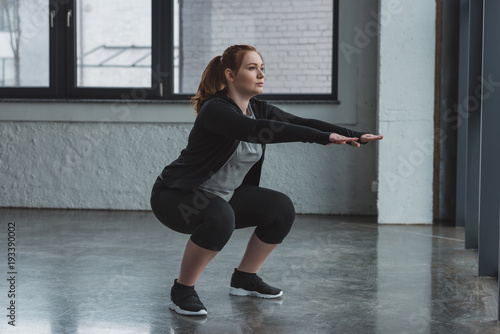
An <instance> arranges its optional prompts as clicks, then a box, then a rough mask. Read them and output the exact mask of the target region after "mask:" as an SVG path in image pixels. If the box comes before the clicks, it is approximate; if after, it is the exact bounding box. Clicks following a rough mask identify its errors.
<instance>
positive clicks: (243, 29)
mask: <svg viewBox="0 0 500 334" xmlns="http://www.w3.org/2000/svg"><path fill="white" fill-rule="evenodd" d="M332 3H333V2H332V1H328V0H316V1H309V2H305V1H302V0H291V1H263V0H259V1H244V0H214V1H207V0H184V1H182V8H181V13H182V29H181V30H182V34H183V36H184V38H183V39H182V41H181V48H182V49H183V50H184V57H183V58H182V59H181V63H182V64H183V65H181V66H183V69H182V73H183V79H182V80H183V82H182V85H181V91H182V92H186V93H193V92H195V91H196V89H197V87H198V84H199V81H200V77H201V73H202V72H203V70H204V68H205V66H206V65H207V64H208V62H209V61H210V60H211V59H212V58H213V57H215V56H217V55H220V54H222V52H223V51H224V49H225V48H226V47H228V46H230V45H234V44H250V45H253V46H255V47H256V48H257V49H258V50H259V52H260V53H261V54H262V55H263V57H264V60H265V65H266V75H267V78H266V79H267V81H266V89H265V92H266V93H329V92H331V80H332V78H331V72H332V60H331V59H332V24H333V18H332V13H333V4H332Z"/></svg>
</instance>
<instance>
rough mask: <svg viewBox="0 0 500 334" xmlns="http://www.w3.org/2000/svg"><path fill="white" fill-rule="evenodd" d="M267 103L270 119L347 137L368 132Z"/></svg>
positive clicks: (355, 136)
mask: <svg viewBox="0 0 500 334" xmlns="http://www.w3.org/2000/svg"><path fill="white" fill-rule="evenodd" d="M265 104H266V107H265V109H266V110H267V116H266V117H267V118H268V119H273V120H279V121H281V122H286V123H291V124H296V125H301V126H306V127H309V128H313V129H316V130H320V131H323V132H329V133H332V132H333V133H338V134H340V135H342V136H346V137H354V138H361V136H362V135H364V134H365V133H368V132H359V131H354V130H350V129H347V128H344V127H342V126H339V125H335V124H332V123H328V122H324V121H320V120H317V119H312V118H302V117H298V116H295V115H292V114H290V113H287V112H285V111H283V110H281V109H280V108H278V107H276V106H273V105H271V104H267V103H265ZM359 143H360V144H366V143H361V142H359Z"/></svg>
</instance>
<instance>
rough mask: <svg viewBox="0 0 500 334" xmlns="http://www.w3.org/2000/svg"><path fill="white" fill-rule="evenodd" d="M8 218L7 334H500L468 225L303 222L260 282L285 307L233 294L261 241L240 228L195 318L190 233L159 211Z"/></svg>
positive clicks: (11, 214) (1, 303)
mask: <svg viewBox="0 0 500 334" xmlns="http://www.w3.org/2000/svg"><path fill="white" fill-rule="evenodd" d="M0 217H1V220H0V221H1V223H2V224H1V226H2V227H1V228H2V231H1V232H0V239H1V240H0V245H1V247H0V252H2V254H0V259H1V260H0V261H1V262H3V263H0V268H3V269H2V270H1V271H0V275H1V276H0V278H1V280H0V309H1V310H3V311H2V312H0V315H1V316H0V319H2V320H0V321H1V323H0V333H23V334H24V333H27V334H28V333H29V334H42V333H54V334H55V333H61V334H73V333H75V334H87V333H88V334H98V333H107V334H108V333H110V334H118V333H120V334H121V333H127V334H128V333H131V334H132V333H133V334H143V333H144V334H145V333H151V334H153V333H154V334H159V333H161V334H163V333H167V334H173V333H216V334H224V333H228V334H233V333H273V334H275V333H286V334H290V333H306V334H309V333H384V334H386V333H388V334H390V333H397V334H406V333H453V334H455V333H467V334H468V333H500V326H499V323H498V322H497V321H496V312H497V299H496V294H497V280H496V278H479V277H477V276H476V275H477V274H476V273H477V259H476V257H477V252H476V251H474V250H464V230H463V228H455V227H447V226H378V225H376V224H375V223H374V218H373V217H348V216H298V217H297V220H296V222H295V225H294V227H293V229H292V231H291V233H290V235H289V236H288V238H287V239H286V240H285V242H284V243H283V244H282V245H280V246H279V247H278V248H277V249H276V250H275V252H274V253H273V254H272V255H271V257H270V258H269V259H268V261H267V262H266V263H265V264H264V266H263V268H262V269H261V272H260V275H261V276H262V277H263V278H264V280H265V281H267V282H268V283H271V284H273V285H276V286H279V287H280V288H282V289H283V291H284V296H283V297H282V298H281V299H278V300H262V299H254V298H249V297H233V296H229V294H228V286H229V279H230V275H231V273H232V271H233V268H234V267H235V266H237V264H238V261H239V258H240V257H241V256H242V254H243V251H244V246H245V245H246V240H247V239H248V237H249V235H250V233H251V232H252V231H251V230H250V229H246V230H237V231H235V233H234V234H233V237H232V239H231V240H230V242H229V243H228V244H227V246H226V248H225V249H224V250H223V251H222V252H221V253H220V254H219V255H218V256H217V257H216V258H215V259H214V260H213V261H212V262H211V263H210V264H209V266H208V267H207V269H206V270H205V271H204V273H203V274H202V277H201V279H200V281H199V282H198V284H197V291H198V293H199V295H200V297H201V299H202V301H203V302H204V303H205V306H206V307H207V308H208V312H209V314H208V316H207V317H202V318H189V317H183V316H179V315H177V314H175V313H173V312H172V311H170V310H169V309H168V307H167V305H168V300H169V290H170V286H171V285H172V283H173V280H174V278H176V275H177V272H178V269H179V263H180V259H181V256H182V252H183V247H184V245H185V242H186V240H187V236H185V235H181V234H177V233H175V232H172V231H170V230H169V229H167V228H166V227H164V226H163V225H161V224H160V223H158V222H157V221H156V220H155V218H154V216H153V215H152V213H150V212H109V211H65V210H21V209H0ZM9 222H15V223H16V227H15V238H16V243H15V268H14V270H15V272H16V274H15V276H16V277H15V286H14V289H15V294H16V295H15V298H9V297H8V291H9V290H10V289H12V288H13V287H12V286H9V284H10V283H9V281H8V279H9V277H10V276H9V274H8V273H7V272H9V269H8V268H7V261H8V260H7V245H6V243H7V232H8V223H9ZM11 235H12V234H11ZM11 300H14V301H15V306H16V309H15V324H16V326H15V327H13V326H10V325H8V324H7V322H8V321H10V320H9V318H8V317H7V314H8V312H9V311H8V310H6V309H7V308H8V307H9V302H10V301H11Z"/></svg>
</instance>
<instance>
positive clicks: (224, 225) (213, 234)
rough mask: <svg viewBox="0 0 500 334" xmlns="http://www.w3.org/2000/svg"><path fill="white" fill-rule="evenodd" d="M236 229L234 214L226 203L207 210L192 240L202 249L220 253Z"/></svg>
mask: <svg viewBox="0 0 500 334" xmlns="http://www.w3.org/2000/svg"><path fill="white" fill-rule="evenodd" d="M221 200H222V201H224V200H223V199H221ZM224 202H225V201H224ZM234 229H235V217H234V212H233V210H232V208H231V207H230V206H229V205H227V202H226V205H220V206H214V207H213V208H207V210H206V212H205V214H204V217H203V219H202V221H201V222H200V223H199V224H198V226H197V227H196V228H195V230H194V231H193V233H192V235H191V240H192V241H193V242H194V243H195V244H197V245H198V246H200V247H203V248H206V249H210V250H214V251H220V250H222V248H224V246H225V245H226V243H227V242H228V241H229V239H230V238H231V235H232V234H233V231H234Z"/></svg>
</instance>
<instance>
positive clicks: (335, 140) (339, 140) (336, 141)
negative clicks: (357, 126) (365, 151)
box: [327, 133, 359, 146]
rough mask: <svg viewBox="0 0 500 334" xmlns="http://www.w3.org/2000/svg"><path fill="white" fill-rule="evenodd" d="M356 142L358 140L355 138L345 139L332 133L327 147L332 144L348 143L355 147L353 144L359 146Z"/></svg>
mask: <svg viewBox="0 0 500 334" xmlns="http://www.w3.org/2000/svg"><path fill="white" fill-rule="evenodd" d="M358 140H359V138H356V137H345V136H342V135H339V134H338V133H332V134H330V143H329V144H327V145H332V144H337V145H343V144H345V143H350V144H351V145H353V146H356V145H354V144H358V146H359V143H358V142H357V141H358Z"/></svg>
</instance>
